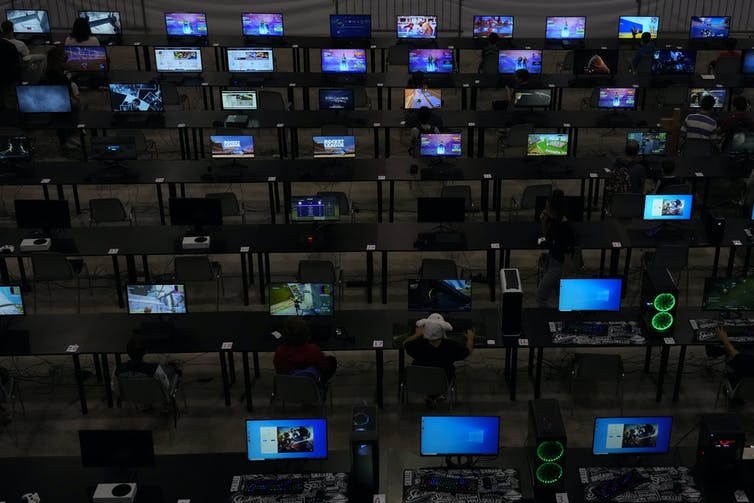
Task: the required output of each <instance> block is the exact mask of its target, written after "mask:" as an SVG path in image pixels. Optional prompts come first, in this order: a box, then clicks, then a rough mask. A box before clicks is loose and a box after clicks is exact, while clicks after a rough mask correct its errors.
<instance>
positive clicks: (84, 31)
mask: <svg viewBox="0 0 754 503" xmlns="http://www.w3.org/2000/svg"><path fill="white" fill-rule="evenodd" d="M63 45H99V40H97V37H95V36H94V35H92V29H91V27H90V26H89V20H88V19H87V18H85V17H77V18H76V20H75V21H74V22H73V28H71V34H70V35H68V36H67V37H66V38H65V42H63Z"/></svg>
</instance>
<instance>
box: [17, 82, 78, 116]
mask: <svg viewBox="0 0 754 503" xmlns="http://www.w3.org/2000/svg"><path fill="white" fill-rule="evenodd" d="M16 98H17V99H18V111H19V112H21V113H22V114H35V113H67V112H70V111H71V95H70V93H69V91H68V86H65V85H41V86H16Z"/></svg>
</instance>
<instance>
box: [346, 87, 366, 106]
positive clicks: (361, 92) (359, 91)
mask: <svg viewBox="0 0 754 503" xmlns="http://www.w3.org/2000/svg"><path fill="white" fill-rule="evenodd" d="M350 89H351V91H353V106H354V108H367V107H369V106H371V102H370V101H369V96H368V95H367V89H366V87H351V88H350Z"/></svg>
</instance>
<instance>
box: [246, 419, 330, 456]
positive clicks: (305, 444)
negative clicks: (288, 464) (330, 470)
mask: <svg viewBox="0 0 754 503" xmlns="http://www.w3.org/2000/svg"><path fill="white" fill-rule="evenodd" d="M246 445H247V457H248V458H249V461H267V460H276V459H283V460H285V459H326V458H327V420H325V419H248V420H246Z"/></svg>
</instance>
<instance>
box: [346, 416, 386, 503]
mask: <svg viewBox="0 0 754 503" xmlns="http://www.w3.org/2000/svg"><path fill="white" fill-rule="evenodd" d="M378 435H379V434H378V431H377V407H375V406H373V405H364V406H357V407H354V408H353V409H352V412H351V441H350V444H351V473H352V475H351V496H352V498H353V501H372V496H373V495H375V494H377V493H378V491H379V486H380V458H379V445H378Z"/></svg>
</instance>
